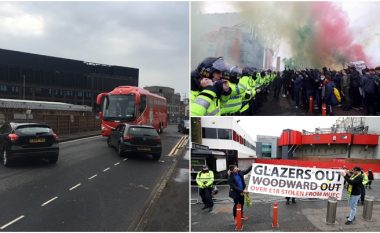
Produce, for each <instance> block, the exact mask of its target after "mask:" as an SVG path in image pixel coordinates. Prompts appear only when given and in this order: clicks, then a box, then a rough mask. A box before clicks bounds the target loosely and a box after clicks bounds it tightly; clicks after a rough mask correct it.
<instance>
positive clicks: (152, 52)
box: [0, 2, 189, 97]
mask: <svg viewBox="0 0 380 233" xmlns="http://www.w3.org/2000/svg"><path fill="white" fill-rule="evenodd" d="M0 48H2V49H9V50H16V51H22V52H29V53H36V54H43V55H49V56H55V57H64V58H70V59H76V60H83V61H88V62H95V63H102V64H107V65H119V66H127V67H133V68H138V69H139V70H140V75H139V86H140V87H144V86H151V85H161V86H168V87H172V88H174V89H175V91H176V92H179V93H181V94H182V96H184V93H185V92H186V93H187V92H188V90H189V86H188V83H189V81H188V80H189V8H188V3H187V2H0ZM186 96H187V97H188V94H186Z"/></svg>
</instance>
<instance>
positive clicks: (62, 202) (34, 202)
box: [0, 125, 188, 231]
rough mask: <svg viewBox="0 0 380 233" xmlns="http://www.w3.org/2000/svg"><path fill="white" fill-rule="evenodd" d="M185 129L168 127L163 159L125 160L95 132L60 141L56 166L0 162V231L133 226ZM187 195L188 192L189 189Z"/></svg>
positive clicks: (164, 135) (103, 228)
mask: <svg viewBox="0 0 380 233" xmlns="http://www.w3.org/2000/svg"><path fill="white" fill-rule="evenodd" d="M182 136H183V135H182V134H179V133H177V132H176V126H174V125H172V126H169V127H168V128H167V129H166V130H165V131H164V133H163V134H161V139H162V143H163V154H162V157H161V159H160V160H159V161H154V160H152V159H151V157H150V156H149V155H147V156H141V157H131V158H128V159H124V158H122V157H119V156H118V155H117V153H116V151H115V150H113V149H112V148H108V147H107V145H106V140H105V138H103V137H100V136H96V137H91V138H85V139H80V140H75V141H68V142H63V143H61V144H60V158H59V160H58V163H57V164H56V165H49V164H47V163H45V162H43V161H20V162H18V163H17V164H15V165H14V166H13V167H11V168H5V167H3V166H1V167H0V184H1V185H0V200H1V201H0V230H3V231H127V230H134V229H133V226H134V225H136V224H137V222H138V221H139V218H140V217H141V216H142V214H143V212H144V210H145V207H146V206H147V204H148V203H149V201H150V199H151V198H152V197H153V196H154V191H155V190H156V189H157V187H158V184H160V182H161V180H162V178H163V177H164V176H165V175H166V171H167V170H169V169H170V168H171V166H172V165H173V164H174V161H175V156H168V154H169V153H170V151H172V148H173V147H174V146H175V145H176V143H178V141H179V140H180V138H181V137H182ZM185 194H186V195H188V194H187V193H185Z"/></svg>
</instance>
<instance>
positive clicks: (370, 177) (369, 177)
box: [366, 169, 373, 189]
mask: <svg viewBox="0 0 380 233" xmlns="http://www.w3.org/2000/svg"><path fill="white" fill-rule="evenodd" d="M372 181H373V172H372V170H371V169H369V170H368V183H367V185H366V187H369V189H371V184H372Z"/></svg>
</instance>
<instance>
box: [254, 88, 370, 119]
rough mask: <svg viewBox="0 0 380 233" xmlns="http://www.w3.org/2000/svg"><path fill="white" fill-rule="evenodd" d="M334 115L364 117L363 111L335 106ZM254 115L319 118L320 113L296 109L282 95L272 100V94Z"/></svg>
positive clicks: (290, 100) (292, 101)
mask: <svg viewBox="0 0 380 233" xmlns="http://www.w3.org/2000/svg"><path fill="white" fill-rule="evenodd" d="M334 114H335V115H336V116H364V115H365V110H364V109H359V110H355V109H351V110H350V111H343V109H342V107H338V106H335V107H334ZM255 115H258V116H269V115H272V116H320V115H321V113H313V114H310V113H308V112H307V109H302V108H296V104H295V101H294V100H292V99H291V97H290V96H288V97H282V93H281V95H280V97H279V98H278V99H274V98H273V92H270V93H269V94H268V95H267V99H266V101H265V103H264V104H263V106H262V107H261V108H260V110H259V112H258V113H256V114H255Z"/></svg>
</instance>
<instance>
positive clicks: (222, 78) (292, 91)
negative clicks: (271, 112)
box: [191, 57, 380, 116]
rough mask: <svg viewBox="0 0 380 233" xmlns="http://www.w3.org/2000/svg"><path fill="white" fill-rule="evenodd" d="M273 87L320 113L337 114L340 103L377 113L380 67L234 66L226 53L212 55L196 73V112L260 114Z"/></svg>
mask: <svg viewBox="0 0 380 233" xmlns="http://www.w3.org/2000/svg"><path fill="white" fill-rule="evenodd" d="M270 93H273V98H274V99H279V98H280V95H281V93H282V95H281V96H282V97H283V98H291V99H292V100H293V101H294V106H295V108H296V109H300V110H304V111H305V112H310V113H312V114H315V115H320V114H322V115H334V108H336V107H342V109H343V110H344V111H350V110H351V109H356V110H362V111H363V113H365V114H366V115H377V113H378V112H380V98H379V97H380V67H377V68H376V69H367V68H366V69H363V70H360V69H357V68H356V67H355V66H350V67H348V68H347V69H343V70H340V71H336V70H330V69H328V68H326V67H324V68H322V69H303V70H294V69H285V70H284V71H282V72H275V71H271V70H258V69H256V68H253V67H243V68H239V67H237V66H233V67H228V66H227V65H226V64H225V62H224V59H223V58H222V57H208V58H206V59H204V60H203V61H202V62H201V63H200V64H199V65H198V66H197V68H196V69H195V70H194V71H192V73H191V115H192V116H220V115H224V116H230V115H255V114H256V113H258V112H259V111H260V108H261V107H262V106H264V105H265V104H267V103H266V101H267V99H268V96H269V94H270ZM271 104H273V102H272V103H271ZM274 107H275V106H274ZM364 111H365V112H364Z"/></svg>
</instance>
